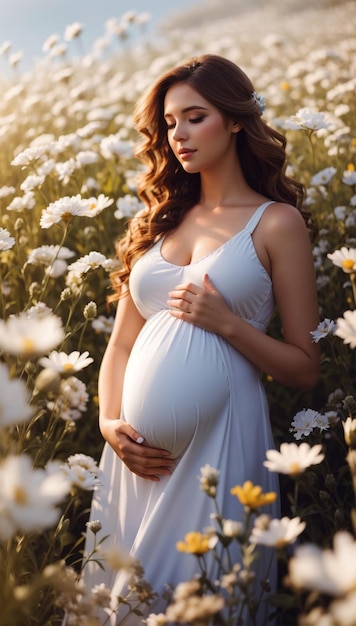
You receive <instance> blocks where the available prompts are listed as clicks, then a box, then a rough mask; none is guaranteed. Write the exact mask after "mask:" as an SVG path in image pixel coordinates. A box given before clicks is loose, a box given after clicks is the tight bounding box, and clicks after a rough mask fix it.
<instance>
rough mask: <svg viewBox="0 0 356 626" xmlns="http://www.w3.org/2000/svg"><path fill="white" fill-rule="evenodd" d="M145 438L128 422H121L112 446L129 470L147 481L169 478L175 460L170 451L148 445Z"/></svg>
mask: <svg viewBox="0 0 356 626" xmlns="http://www.w3.org/2000/svg"><path fill="white" fill-rule="evenodd" d="M140 440H142V441H143V437H142V436H141V435H140V434H139V433H138V432H137V431H136V430H135V429H134V428H132V426H130V425H129V424H127V423H126V422H123V421H121V422H120V424H119V425H118V428H117V431H116V441H115V444H114V445H112V447H113V449H114V451H115V452H116V454H117V455H118V456H119V457H120V459H121V460H122V461H123V463H125V465H126V466H127V467H128V469H129V470H130V471H131V472H133V473H134V474H137V476H140V477H141V478H145V479H146V480H153V481H158V480H159V479H160V476H169V475H170V474H171V473H172V471H173V468H174V464H175V460H174V459H173V458H172V457H171V455H170V452H169V451H168V450H164V449H162V448H153V447H151V446H148V445H146V444H145V443H144V442H143V443H140Z"/></svg>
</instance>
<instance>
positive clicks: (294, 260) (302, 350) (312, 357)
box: [168, 203, 320, 389]
mask: <svg viewBox="0 0 356 626" xmlns="http://www.w3.org/2000/svg"><path fill="white" fill-rule="evenodd" d="M272 206H273V210H272V211H268V215H266V217H265V216H264V218H263V220H261V223H260V225H259V230H260V229H261V230H260V232H259V239H260V240H261V238H262V239H263V241H264V245H265V250H266V252H267V254H268V257H269V259H270V265H271V278H272V284H273V290H274V295H275V299H276V304H277V308H278V311H279V314H280V319H281V324H282V332H283V341H279V340H277V339H275V338H273V337H270V336H269V335H265V334H264V333H262V332H261V331H259V330H258V329H256V328H255V327H253V326H252V325H251V324H249V323H248V322H246V321H245V320H243V319H242V318H240V317H239V316H238V315H236V314H235V313H233V312H232V311H231V310H230V309H229V307H228V306H227V304H226V303H225V300H224V298H223V297H222V295H221V294H220V293H219V291H218V290H217V289H216V288H215V286H214V285H213V284H212V283H211V281H210V279H209V277H208V276H205V277H204V281H203V288H201V287H198V286H197V285H194V284H191V283H190V284H185V285H178V286H177V287H176V289H175V290H174V291H173V292H171V293H170V294H169V300H168V304H169V306H170V307H171V311H170V313H171V315H173V316H174V317H177V318H179V319H183V320H185V321H187V322H190V323H193V324H195V325H196V326H199V327H200V328H204V329H205V330H209V331H211V332H214V333H217V334H219V335H221V336H222V337H224V339H226V340H227V341H228V342H229V343H230V344H231V345H232V346H233V347H234V348H236V350H238V351H239V352H241V354H243V355H244V356H245V357H246V358H248V359H249V360H250V361H251V362H252V363H254V364H255V365H256V366H257V367H258V368H259V369H260V370H261V371H263V372H265V373H267V374H269V375H271V376H272V377H273V378H274V379H276V380H277V381H279V382H280V383H282V384H284V385H287V386H290V387H296V388H299V389H310V388H312V387H313V386H314V385H315V384H316V382H317V380H318V377H319V361H320V355H319V347H318V345H317V344H315V343H313V342H312V337H311V334H310V333H311V331H313V330H315V328H316V327H317V325H318V322H319V313H318V302H317V292H316V284H315V273H314V262H313V255H312V251H311V245H310V240H309V235H308V231H307V228H306V227H305V224H304V220H303V218H302V216H301V215H300V213H299V211H297V210H296V209H294V208H293V207H290V206H289V205H282V204H280V203H278V204H275V205H272ZM271 208H272V207H271Z"/></svg>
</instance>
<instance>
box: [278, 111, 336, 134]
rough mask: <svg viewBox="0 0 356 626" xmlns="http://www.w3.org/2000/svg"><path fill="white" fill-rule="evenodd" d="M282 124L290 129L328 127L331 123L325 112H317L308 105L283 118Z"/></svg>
mask: <svg viewBox="0 0 356 626" xmlns="http://www.w3.org/2000/svg"><path fill="white" fill-rule="evenodd" d="M283 126H284V128H286V129H291V130H320V129H322V128H329V127H330V126H331V124H330V122H328V120H327V118H326V114H325V113H318V112H316V111H312V110H311V109H309V108H308V107H304V108H302V109H299V111H297V113H296V114H295V115H291V116H290V117H289V118H288V119H287V120H285V122H284V124H283Z"/></svg>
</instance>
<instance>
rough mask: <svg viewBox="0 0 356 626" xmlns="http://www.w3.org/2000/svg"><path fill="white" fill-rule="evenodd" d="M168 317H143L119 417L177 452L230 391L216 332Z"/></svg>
mask: <svg viewBox="0 0 356 626" xmlns="http://www.w3.org/2000/svg"><path fill="white" fill-rule="evenodd" d="M162 313H164V312H162ZM167 317H168V316H167V314H165V315H162V316H161V317H157V318H155V319H154V320H150V321H149V322H147V323H146V324H145V326H144V328H143V329H142V331H141V333H140V335H139V337H138V338H137V340H136V343H135V345H134V347H133V350H132V352H131V355H130V358H129V361H128V364H127V368H126V373H125V380H124V389H123V418H124V419H125V420H126V421H127V422H128V423H129V424H131V425H132V426H133V427H134V428H135V429H136V430H137V431H138V432H139V433H140V434H141V435H142V436H143V437H144V438H145V440H146V443H147V444H148V445H151V446H155V447H159V448H165V449H167V450H169V451H170V452H171V454H172V455H174V456H175V457H177V456H180V455H181V454H182V453H183V452H184V450H185V449H186V448H187V446H188V445H189V443H190V442H191V440H192V438H193V437H194V436H195V434H196V433H197V434H198V435H199V432H201V433H202V434H203V432H204V430H205V429H206V428H210V426H211V423H212V422H213V421H215V420H218V419H219V417H221V416H222V415H223V414H224V412H225V411H226V410H227V406H228V402H229V396H230V394H229V383H228V377H227V373H226V367H225V364H224V360H223V357H222V355H221V349H220V345H219V339H218V337H216V336H215V335H213V334H212V333H208V332H206V331H203V330H201V329H199V328H197V327H194V326H193V325H191V324H187V323H184V322H183V323H182V322H177V320H174V319H173V318H172V317H170V316H169V318H168V319H167Z"/></svg>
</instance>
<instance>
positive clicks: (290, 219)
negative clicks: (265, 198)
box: [261, 202, 312, 262]
mask: <svg viewBox="0 0 356 626" xmlns="http://www.w3.org/2000/svg"><path fill="white" fill-rule="evenodd" d="M261 235H262V237H263V242H264V245H265V248H266V250H267V253H268V255H269V257H270V259H271V262H273V260H279V259H281V258H282V259H285V258H286V257H288V258H289V259H290V260H292V259H294V261H296V260H297V259H298V258H300V256H304V257H310V256H311V249H312V248H311V241H310V235H309V231H308V228H307V226H306V224H305V221H304V218H303V216H302V214H301V213H300V211H298V209H297V208H296V207H294V206H292V205H290V204H285V203H283V202H274V203H273V204H271V205H269V206H268V207H267V209H266V210H265V212H264V214H263V218H262V220H261Z"/></svg>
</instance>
